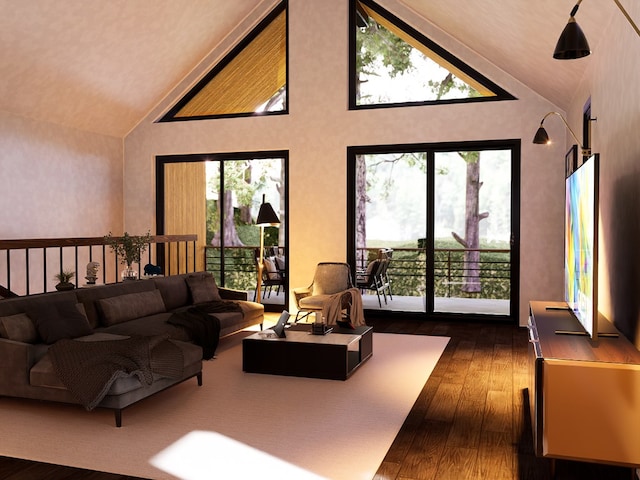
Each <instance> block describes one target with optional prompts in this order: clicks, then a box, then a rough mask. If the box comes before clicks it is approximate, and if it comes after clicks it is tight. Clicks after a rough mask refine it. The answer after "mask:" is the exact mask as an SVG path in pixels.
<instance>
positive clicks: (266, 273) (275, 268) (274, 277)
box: [253, 248, 285, 302]
mask: <svg viewBox="0 0 640 480" xmlns="http://www.w3.org/2000/svg"><path fill="white" fill-rule="evenodd" d="M258 257H260V249H258V248H256V250H255V260H256V265H257V264H258ZM263 263H264V269H263V270H262V282H261V288H262V289H264V293H263V294H262V295H261V298H264V296H266V297H267V298H270V297H271V291H272V290H273V288H274V287H275V288H276V295H278V294H279V293H280V287H282V289H283V290H284V284H285V269H284V267H285V266H284V265H281V266H282V267H283V268H280V265H279V263H280V262H279V261H277V260H276V258H275V257H268V258H265V259H263ZM257 293H258V292H257V290H256V291H254V293H253V301H254V302H255V301H256V296H257Z"/></svg>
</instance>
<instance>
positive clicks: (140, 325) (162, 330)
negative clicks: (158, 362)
mask: <svg viewBox="0 0 640 480" xmlns="http://www.w3.org/2000/svg"><path fill="white" fill-rule="evenodd" d="M171 315H172V314H171V313H169V312H164V313H156V314H155V315H149V316H146V317H140V318H134V319H133V320H129V321H128V322H122V323H118V324H115V325H111V326H109V327H99V328H98V329H97V330H96V331H97V332H105V333H113V334H117V335H127V336H131V335H168V336H169V338H173V339H176V340H185V341H188V340H189V334H188V333H187V332H186V330H185V329H184V328H181V327H176V326H175V325H171V324H169V323H167V320H168V319H169V317H171Z"/></svg>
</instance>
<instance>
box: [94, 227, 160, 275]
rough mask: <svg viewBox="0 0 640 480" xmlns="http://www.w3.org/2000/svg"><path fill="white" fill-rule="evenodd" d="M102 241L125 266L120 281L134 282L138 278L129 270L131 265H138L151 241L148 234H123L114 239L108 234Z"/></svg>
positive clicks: (133, 271)
mask: <svg viewBox="0 0 640 480" xmlns="http://www.w3.org/2000/svg"><path fill="white" fill-rule="evenodd" d="M104 240H105V243H106V244H107V245H109V246H110V247H111V251H112V252H113V253H115V254H116V256H118V257H120V263H121V264H123V265H126V266H127V268H126V269H125V270H124V271H123V272H122V279H123V280H135V279H136V278H137V277H138V272H136V271H135V270H134V269H133V268H131V265H132V264H133V263H140V256H141V255H142V254H143V253H144V251H145V250H146V249H147V245H148V244H149V242H150V241H151V235H150V234H149V232H147V233H146V235H129V233H127V232H124V234H123V235H122V236H121V237H114V236H113V235H112V234H111V232H109V235H106V236H105V237H104Z"/></svg>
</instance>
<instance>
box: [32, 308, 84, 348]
mask: <svg viewBox="0 0 640 480" xmlns="http://www.w3.org/2000/svg"><path fill="white" fill-rule="evenodd" d="M27 315H29V317H30V318H31V320H33V323H34V324H35V327H36V330H37V332H38V335H39V336H40V338H41V339H42V341H43V342H44V343H47V344H52V343H55V342H57V341H58V340H60V339H62V338H77V337H83V336H85V335H90V334H91V333H93V330H92V329H91V327H90V326H89V320H87V317H85V316H84V315H83V314H82V313H80V311H79V310H78V308H77V307H76V302H75V301H71V300H54V299H47V300H46V301H34V302H33V303H32V304H31V305H29V306H28V307H27Z"/></svg>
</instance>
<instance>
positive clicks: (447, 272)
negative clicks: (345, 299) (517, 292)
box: [356, 248, 511, 299]
mask: <svg viewBox="0 0 640 480" xmlns="http://www.w3.org/2000/svg"><path fill="white" fill-rule="evenodd" d="M379 250H380V248H361V249H358V251H357V257H356V258H357V265H356V268H357V269H358V270H365V269H366V267H367V264H368V263H369V262H370V261H371V260H373V259H374V258H376V257H377V255H378V251H379ZM467 252H478V255H479V258H478V261H477V262H468V261H467V260H465V253H467ZM510 253H511V252H510V250H507V249H464V248H436V249H434V258H433V263H434V274H433V280H432V281H433V287H434V292H435V295H436V296H438V297H451V296H474V295H475V296H480V297H482V298H504V299H508V298H509V295H510V291H509V290H510V278H511V259H510ZM426 270H427V251H426V249H424V248H394V249H393V255H392V259H391V262H390V264H389V269H388V271H387V274H388V276H389V277H390V279H391V281H392V290H393V293H394V295H406V296H422V295H423V293H424V290H425V283H426V281H427V274H426ZM476 279H477V281H476ZM471 283H476V284H479V285H478V287H479V291H478V292H470V291H465V290H471V289H469V288H467V286H468V285H470V284H471Z"/></svg>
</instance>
